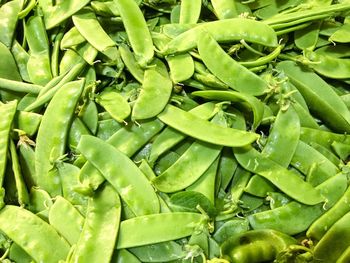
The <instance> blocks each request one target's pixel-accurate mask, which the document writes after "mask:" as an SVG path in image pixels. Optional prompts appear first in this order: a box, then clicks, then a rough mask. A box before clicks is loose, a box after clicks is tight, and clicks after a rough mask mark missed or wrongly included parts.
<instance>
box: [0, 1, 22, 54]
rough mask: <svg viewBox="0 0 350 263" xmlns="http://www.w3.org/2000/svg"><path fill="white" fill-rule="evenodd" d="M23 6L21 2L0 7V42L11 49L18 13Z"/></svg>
mask: <svg viewBox="0 0 350 263" xmlns="http://www.w3.org/2000/svg"><path fill="white" fill-rule="evenodd" d="M22 5H23V1H22V0H15V1H10V2H7V3H5V4H3V5H1V7H0V25H1V26H0V42H2V43H3V44H4V45H5V46H7V47H8V48H10V47H11V45H12V41H13V36H14V34H15V32H16V26H17V21H18V13H19V12H20V11H21V9H22Z"/></svg>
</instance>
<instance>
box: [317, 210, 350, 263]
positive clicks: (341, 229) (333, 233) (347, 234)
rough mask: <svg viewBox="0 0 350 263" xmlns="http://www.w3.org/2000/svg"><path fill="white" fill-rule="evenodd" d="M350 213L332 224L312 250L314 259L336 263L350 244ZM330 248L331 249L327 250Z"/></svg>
mask: <svg viewBox="0 0 350 263" xmlns="http://www.w3.org/2000/svg"><path fill="white" fill-rule="evenodd" d="M349 220H350V212H348V213H346V214H345V215H344V216H343V217H342V218H340V219H339V220H338V221H337V222H335V223H334V225H333V226H331V228H330V229H329V230H328V231H327V232H326V233H325V235H324V236H323V237H322V238H321V240H320V241H319V242H318V243H317V245H316V246H315V248H314V257H315V258H317V259H318V260H320V261H321V262H322V261H323V262H336V260H337V259H338V258H339V257H340V256H341V254H342V253H343V252H344V251H345V250H346V249H347V247H348V246H349V242H350V231H349V230H350V228H349ZM330 247H332V249H329V248H330Z"/></svg>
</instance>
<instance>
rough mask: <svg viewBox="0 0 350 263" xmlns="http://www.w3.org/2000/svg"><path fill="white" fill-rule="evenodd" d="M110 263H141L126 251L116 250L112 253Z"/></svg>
mask: <svg viewBox="0 0 350 263" xmlns="http://www.w3.org/2000/svg"><path fill="white" fill-rule="evenodd" d="M111 263H141V261H140V260H139V259H138V258H137V257H135V256H134V255H133V254H132V253H130V252H129V251H128V250H126V249H118V250H116V251H115V252H114V255H113V258H112V260H111Z"/></svg>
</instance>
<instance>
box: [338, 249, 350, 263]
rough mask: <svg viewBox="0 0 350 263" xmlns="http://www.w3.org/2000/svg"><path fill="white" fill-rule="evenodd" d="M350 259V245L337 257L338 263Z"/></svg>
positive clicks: (345, 262)
mask: <svg viewBox="0 0 350 263" xmlns="http://www.w3.org/2000/svg"><path fill="white" fill-rule="evenodd" d="M349 261H350V246H349V247H348V248H347V249H346V250H344V252H343V253H342V254H341V255H340V257H339V258H338V259H337V262H336V263H347V262H349Z"/></svg>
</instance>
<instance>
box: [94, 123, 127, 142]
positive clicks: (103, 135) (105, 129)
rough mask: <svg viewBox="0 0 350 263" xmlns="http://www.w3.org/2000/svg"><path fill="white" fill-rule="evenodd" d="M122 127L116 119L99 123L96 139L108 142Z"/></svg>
mask: <svg viewBox="0 0 350 263" xmlns="http://www.w3.org/2000/svg"><path fill="white" fill-rule="evenodd" d="M122 127H123V125H122V124H121V123H119V122H117V121H116V120H114V119H109V120H101V121H99V122H98V127H97V132H96V137H98V138H100V139H102V140H104V141H106V140H108V139H109V138H110V137H111V136H112V135H113V134H114V133H116V132H117V131H118V130H119V129H121V128H122Z"/></svg>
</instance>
